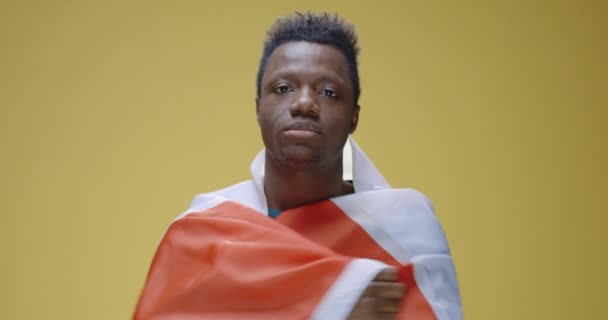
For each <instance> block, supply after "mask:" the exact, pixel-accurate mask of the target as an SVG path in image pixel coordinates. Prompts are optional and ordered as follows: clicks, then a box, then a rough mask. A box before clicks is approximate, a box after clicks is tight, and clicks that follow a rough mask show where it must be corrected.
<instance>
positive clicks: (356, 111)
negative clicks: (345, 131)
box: [350, 104, 361, 134]
mask: <svg viewBox="0 0 608 320" xmlns="http://www.w3.org/2000/svg"><path fill="white" fill-rule="evenodd" d="M360 110H361V106H360V105H358V104H357V105H355V108H354V109H353V118H352V122H351V125H350V133H351V134H352V133H353V132H355V130H356V129H357V124H358V123H359V111H360Z"/></svg>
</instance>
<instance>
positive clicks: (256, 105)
mask: <svg viewBox="0 0 608 320" xmlns="http://www.w3.org/2000/svg"><path fill="white" fill-rule="evenodd" d="M255 115H256V118H257V119H258V124H259V123H260V97H258V96H255Z"/></svg>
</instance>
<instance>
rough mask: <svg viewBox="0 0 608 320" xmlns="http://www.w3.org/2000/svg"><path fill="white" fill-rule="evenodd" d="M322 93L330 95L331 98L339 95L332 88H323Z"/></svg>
mask: <svg viewBox="0 0 608 320" xmlns="http://www.w3.org/2000/svg"><path fill="white" fill-rule="evenodd" d="M321 94H323V95H324V96H326V97H330V98H337V97H338V93H337V92H335V91H333V90H331V89H323V90H321Z"/></svg>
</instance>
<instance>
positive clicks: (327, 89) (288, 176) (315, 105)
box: [255, 41, 405, 319]
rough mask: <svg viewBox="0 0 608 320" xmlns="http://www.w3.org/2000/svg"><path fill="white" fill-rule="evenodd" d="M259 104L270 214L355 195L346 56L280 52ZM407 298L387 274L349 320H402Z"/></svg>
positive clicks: (323, 48) (305, 49)
mask: <svg viewBox="0 0 608 320" xmlns="http://www.w3.org/2000/svg"><path fill="white" fill-rule="evenodd" d="M255 102H256V113H257V119H258V123H259V125H260V129H261V132H262V139H263V140H264V145H265V146H266V164H265V179H264V192H265V194H266V199H267V202H268V207H269V208H274V209H278V210H281V211H282V210H287V209H291V208H295V207H299V206H302V205H305V204H309V203H313V202H317V201H320V200H325V199H328V198H332V197H337V196H341V195H346V194H350V193H353V192H354V188H353V185H352V184H351V183H349V182H346V181H344V180H343V179H342V149H343V147H344V144H345V142H346V139H347V137H348V135H349V134H350V133H353V132H354V131H355V129H356V128H357V123H358V121H359V110H360V107H359V105H357V104H356V103H355V101H354V90H353V86H352V82H351V80H350V74H349V69H348V64H347V61H346V58H345V57H344V55H343V54H342V53H341V52H340V51H339V50H338V49H336V48H334V47H332V46H329V45H323V44H318V43H311V42H305V41H297V42H288V43H286V44H283V45H281V46H279V47H278V48H277V49H276V50H275V51H274V52H273V53H272V55H271V56H270V58H269V59H268V63H267V65H266V69H265V71H264V75H263V77H262V84H261V96H259V97H256V101H255ZM404 292H405V288H404V285H403V284H402V283H399V282H397V276H396V271H395V269H394V268H387V269H385V270H383V271H382V272H381V273H380V274H379V275H378V277H377V278H376V279H375V280H374V281H372V283H371V284H370V285H369V287H368V288H367V289H366V291H365V292H364V294H363V295H362V296H361V298H360V299H359V301H358V302H357V304H356V305H355V307H354V308H353V311H352V313H351V315H350V317H349V319H394V318H395V317H396V315H397V312H398V309H399V301H400V299H401V297H402V296H403V294H404Z"/></svg>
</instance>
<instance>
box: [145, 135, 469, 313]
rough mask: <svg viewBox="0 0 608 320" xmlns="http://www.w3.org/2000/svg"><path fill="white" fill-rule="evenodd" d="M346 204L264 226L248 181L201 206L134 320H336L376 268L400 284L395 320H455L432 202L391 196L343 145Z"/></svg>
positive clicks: (173, 233)
mask: <svg viewBox="0 0 608 320" xmlns="http://www.w3.org/2000/svg"><path fill="white" fill-rule="evenodd" d="M351 143H352V147H353V176H354V181H353V183H354V185H355V191H356V192H355V193H353V194H350V195H345V196H340V197H335V198H331V199H328V200H324V201H321V202H317V203H313V204H310V205H306V206H302V207H298V208H294V209H290V210H286V211H284V212H283V213H281V215H279V216H278V217H277V218H276V219H271V218H269V217H268V216H267V208H266V204H265V197H264V194H263V188H261V186H262V184H261V183H262V182H263V169H262V168H263V161H264V158H263V153H261V154H260V155H258V158H256V160H255V161H254V163H253V165H252V173H253V178H254V179H253V181H246V182H243V183H240V184H237V185H235V186H232V187H229V188H227V189H224V190H221V191H218V192H215V193H210V194H205V195H200V196H197V197H196V198H195V200H194V201H193V204H192V206H191V208H190V209H189V210H188V211H186V212H185V213H184V214H182V215H181V216H180V217H178V218H177V219H176V220H175V221H174V222H173V223H172V224H171V225H170V227H169V228H168V230H167V232H166V233H165V235H164V236H163V238H162V240H161V242H160V244H159V247H158V250H157V252H156V255H155V256H154V259H153V261H152V265H151V267H150V271H149V274H148V278H147V280H146V284H145V286H144V289H143V292H142V294H141V297H140V300H139V303H138V305H137V309H136V311H135V315H134V319H138V320H139V319H180V320H184V319H220V320H221V319H269V320H272V319H309V318H310V319H345V318H346V317H347V316H348V315H349V313H350V312H351V310H352V308H353V306H354V305H355V303H356V302H357V300H358V299H359V297H360V296H361V294H362V293H363V291H364V290H365V288H366V287H367V286H368V285H369V283H370V282H371V281H372V280H373V279H374V277H375V276H376V275H377V274H378V273H379V272H380V271H381V270H382V269H383V268H385V267H388V266H394V267H397V268H399V270H400V281H403V282H405V283H406V284H407V291H406V294H405V296H404V297H403V299H402V301H401V308H400V313H399V316H398V318H399V319H440V320H444V319H461V318H462V310H461V305H460V297H459V293H458V286H457V282H456V274H455V271H454V266H453V263H452V259H451V257H450V252H449V248H448V246H447V241H446V239H445V236H444V234H443V231H442V230H441V227H440V225H439V223H438V221H437V219H436V218H435V215H434V214H433V209H432V207H431V205H430V202H428V200H427V199H426V198H425V197H424V196H423V195H422V194H420V193H419V192H417V191H415V190H412V189H390V188H389V187H388V184H386V181H384V178H382V176H381V175H380V174H379V173H378V172H377V170H375V168H374V167H373V164H371V162H369V160H368V159H367V157H365V155H364V154H363V152H362V151H361V150H360V149H359V148H358V146H357V145H356V144H355V143H354V141H352V140H351Z"/></svg>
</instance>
